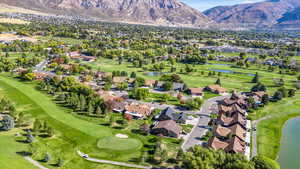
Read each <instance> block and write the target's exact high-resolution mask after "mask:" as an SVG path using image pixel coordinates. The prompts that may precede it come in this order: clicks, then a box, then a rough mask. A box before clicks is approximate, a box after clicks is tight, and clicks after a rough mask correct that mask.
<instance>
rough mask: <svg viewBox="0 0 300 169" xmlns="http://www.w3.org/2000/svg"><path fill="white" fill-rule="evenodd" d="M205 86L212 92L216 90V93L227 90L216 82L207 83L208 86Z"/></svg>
mask: <svg viewBox="0 0 300 169" xmlns="http://www.w3.org/2000/svg"><path fill="white" fill-rule="evenodd" d="M207 88H208V89H209V90H211V91H212V92H217V93H225V92H226V91H227V90H226V89H225V88H223V87H221V86H220V85H216V84H214V85H209V86H207Z"/></svg>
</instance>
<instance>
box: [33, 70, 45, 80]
mask: <svg viewBox="0 0 300 169" xmlns="http://www.w3.org/2000/svg"><path fill="white" fill-rule="evenodd" d="M34 75H35V79H37V80H41V79H44V78H45V77H48V76H49V75H48V74H47V73H40V72H35V73H34Z"/></svg>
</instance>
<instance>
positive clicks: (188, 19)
mask: <svg viewBox="0 0 300 169" xmlns="http://www.w3.org/2000/svg"><path fill="white" fill-rule="evenodd" d="M0 2H2V3H5V4H8V5H13V6H19V7H24V8H26V9H32V10H39V11H47V12H50V13H56V14H69V15H73V14H76V15H82V16H89V17H94V18H98V19H104V20H109V21H120V22H137V23H145V24H155V25H168V26H188V27H206V26H207V25H208V23H211V22H213V21H212V20H211V19H209V18H208V17H207V16H205V15H204V14H202V13H201V12H200V11H197V10H196V9H194V8H192V7H189V6H188V5H186V4H184V3H182V2H179V1H178V0H0Z"/></svg>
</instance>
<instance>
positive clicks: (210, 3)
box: [180, 0, 263, 11]
mask: <svg viewBox="0 0 300 169" xmlns="http://www.w3.org/2000/svg"><path fill="white" fill-rule="evenodd" d="M180 1H182V2H184V3H186V4H188V5H190V6H192V7H193V8H196V9H198V10H200V11H204V10H206V9H209V8H212V7H215V6H219V5H235V4H241V3H252V2H260V1H263V0H180Z"/></svg>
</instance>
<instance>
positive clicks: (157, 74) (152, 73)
mask: <svg viewBox="0 0 300 169" xmlns="http://www.w3.org/2000/svg"><path fill="white" fill-rule="evenodd" d="M164 74H167V73H166V72H147V73H145V75H147V76H161V75H164Z"/></svg>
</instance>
